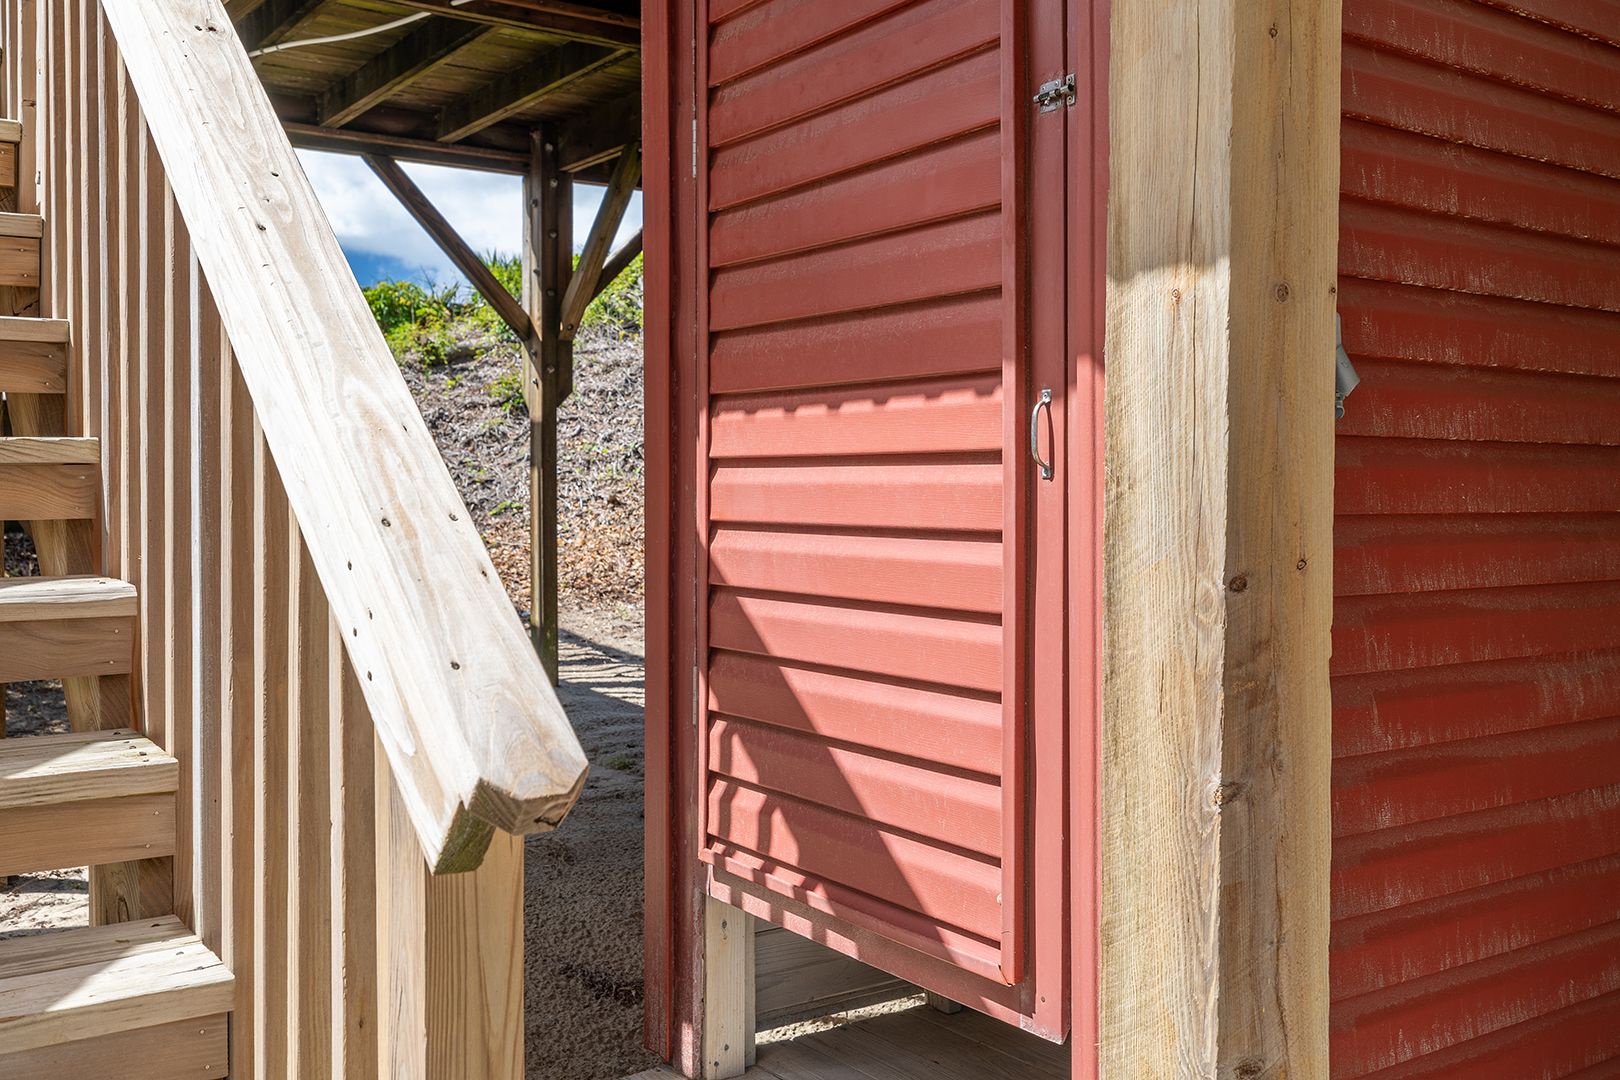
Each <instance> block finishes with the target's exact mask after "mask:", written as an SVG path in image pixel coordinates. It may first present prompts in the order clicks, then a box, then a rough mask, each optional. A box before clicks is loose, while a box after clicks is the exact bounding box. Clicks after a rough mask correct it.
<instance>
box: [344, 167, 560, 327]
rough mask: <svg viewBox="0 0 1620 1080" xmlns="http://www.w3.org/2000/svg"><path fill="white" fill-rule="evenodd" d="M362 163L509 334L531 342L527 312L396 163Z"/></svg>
mask: <svg viewBox="0 0 1620 1080" xmlns="http://www.w3.org/2000/svg"><path fill="white" fill-rule="evenodd" d="M365 159H366V164H367V165H369V166H371V171H372V172H374V173H376V174H377V178H378V179H379V180H381V181H382V182H383V186H384V187H386V188H387V189H388V190H389V191H391V192H393V194H394V197H395V198H396V199H398V200H399V202H400V205H401V206H403V207H405V209H406V211H408V212H409V213H410V215H411V217H413V218H415V219H416V223H417V224H418V225H420V226H422V229H423V230H424V231H425V232H426V233H427V234H428V235H429V236H431V237H432V238H433V242H434V243H436V244H438V245H439V249H440V250H441V251H443V252H444V254H445V256H446V257H447V258H448V259H449V260H450V261H451V262H453V263H455V264H456V268H457V269H459V270H460V271H461V272H462V273H463V274H466V275H467V280H468V281H470V282H472V284H473V288H475V289H477V290H478V292H479V294H480V295H481V296H483V298H484V299H485V300H486V301H487V302H488V303H489V306H490V307H492V308H494V309H495V314H497V315H499V316H500V317H501V320H502V321H503V322H505V323H506V325H507V326H509V327H511V328H512V333H514V334H516V335H517V337H518V340H519V341H522V342H529V341H531V339H532V338H533V337H534V327H533V324H532V323H531V322H530V319H529V315H528V312H526V311H524V310H523V305H522V303H520V302H519V301H518V299H517V297H515V296H513V295H512V294H511V293H509V292H507V291H506V286H505V285H502V284H501V283H500V281H499V280H498V279H497V278H496V277H495V275H494V273H492V272H491V271H490V269H489V267H487V266H485V265H484V260H483V259H480V258H479V257H478V253H477V252H475V251H473V249H472V248H470V247H468V246H467V242H466V241H465V240H463V239H462V238H461V235H460V234H459V233H457V232H456V230H455V226H453V225H451V224H450V222H449V221H448V220H447V219H446V218H445V216H444V215H443V214H441V213H439V208H438V207H436V206H434V205H433V202H432V200H430V199H429V198H428V197H427V196H426V195H425V194H423V192H422V189H421V188H419V187H417V186H416V183H415V182H414V181H412V180H411V178H410V177H409V176H408V175H406V173H405V170H404V169H403V168H401V167H400V165H399V163H398V162H396V161H393V160H391V159H389V158H385V157H379V156H377V155H376V154H367V155H365Z"/></svg>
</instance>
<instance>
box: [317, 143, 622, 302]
mask: <svg viewBox="0 0 1620 1080" xmlns="http://www.w3.org/2000/svg"><path fill="white" fill-rule="evenodd" d="M298 157H299V160H301V161H302V162H303V165H304V172H305V173H307V174H308V176H309V180H310V183H311V184H313V185H314V187H315V193H316V194H317V195H318V196H319V197H320V200H321V205H322V207H323V208H324V209H325V210H326V216H327V217H328V218H329V219H330V220H331V222H332V228H333V231H335V232H336V233H337V237H338V241H339V243H341V244H342V245H343V250H344V251H345V252H346V253H347V254H348V255H349V259H350V261H351V262H355V263H357V264H360V265H358V266H357V270H359V271H360V272H361V276H362V283H364V280H363V279H364V277H365V276H366V275H365V273H364V269H365V265H366V264H367V263H368V262H369V263H370V264H371V265H375V264H376V262H377V261H378V260H387V261H388V262H390V263H392V264H393V266H394V267H395V268H397V267H398V266H399V265H401V264H402V265H403V267H404V272H406V273H415V274H418V275H419V276H421V277H423V278H426V279H428V280H431V281H437V282H451V281H461V280H463V279H462V277H461V275H460V274H459V273H458V272H457V271H456V269H455V267H454V266H453V265H451V263H450V260H449V259H447V258H445V256H444V253H443V252H442V251H440V250H439V247H438V245H437V244H435V243H434V242H433V240H432V238H431V237H429V236H428V235H427V233H425V232H423V231H422V229H421V227H420V226H418V225H417V224H416V222H415V221H414V220H413V219H412V218H411V216H410V215H409V214H408V213H406V212H405V209H404V208H403V207H402V206H400V205H399V202H398V200H396V199H395V198H394V197H393V195H391V194H390V193H389V192H388V189H387V188H385V187H383V185H382V182H381V181H379V180H378V179H377V178H376V176H374V175H373V174H372V172H371V170H370V169H369V168H367V167H366V164H365V162H363V161H361V160H360V159H359V158H357V157H350V156H348V155H344V154H327V153H320V152H317V151H311V150H300V151H298ZM405 171H406V172H407V173H409V174H410V176H411V179H413V180H415V181H416V184H417V186H418V187H420V188H421V189H422V191H423V193H424V194H426V195H427V197H428V198H429V199H431V200H432V201H433V204H434V205H435V206H437V207H438V208H439V212H440V213H442V214H443V215H444V216H445V217H446V218H448V219H449V221H450V224H451V225H453V226H454V227H455V229H456V231H457V232H459V233H460V234H461V237H462V239H464V240H465V241H466V242H467V243H468V245H470V246H471V247H472V249H473V250H474V251H477V252H479V253H483V252H488V251H499V252H503V253H507V254H511V253H515V252H517V251H518V250H519V248H520V247H521V244H522V234H521V228H522V218H521V214H522V202H523V184H522V181H521V180H520V179H519V178H517V177H515V176H509V175H506V174H502V173H481V172H474V171H472V170H469V169H454V168H446V167H443V166H438V165H415V164H409V165H406V166H405ZM601 198H602V189H601V188H599V187H595V186H593V185H587V184H578V185H575V188H574V247H575V249H576V250H578V249H579V248H580V247H582V246H583V245H584V243H585V237H586V235H587V234H588V233H589V231H590V227H591V220H592V219H593V218H594V217H595V216H596V208H597V205H598V204H599V203H600V202H601ZM640 227H641V196H640V194H639V193H638V194H637V195H636V196H635V198H634V199H633V200H632V202H631V205H630V209H629V211H628V212H627V213H626V214H625V221H624V225H623V226H622V227H621V228H620V230H619V236H618V238H617V240H616V243H622V242H623V241H624V240H625V239H627V238H628V237H629V236H630V235H632V234H633V233H634V232H635V230H636V229H638V228H640ZM390 272H397V271H396V270H394V269H392V268H391V271H390Z"/></svg>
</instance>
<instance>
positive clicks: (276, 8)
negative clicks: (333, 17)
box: [236, 0, 326, 53]
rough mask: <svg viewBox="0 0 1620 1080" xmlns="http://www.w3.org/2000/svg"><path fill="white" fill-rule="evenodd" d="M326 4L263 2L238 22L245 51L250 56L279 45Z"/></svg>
mask: <svg viewBox="0 0 1620 1080" xmlns="http://www.w3.org/2000/svg"><path fill="white" fill-rule="evenodd" d="M324 3H326V0H264V2H263V3H262V4H259V5H258V6H257V7H255V8H254V9H253V10H252V11H250V12H248V13H247V14H246V15H244V16H242V18H241V19H240V20H238V21H237V24H236V33H237V35H238V36H239V37H240V38H241V39H242V47H243V48H245V49H246V50H247V51H248V52H250V53H251V52H253V51H254V50H256V49H264V48H268V47H269V46H271V45H276V44H279V43H280V42H281V41H283V40H285V39H286V38H287V36H288V35H289V34H291V33H292V32H293V30H294V29H295V28H296V27H297V26H298V24H299V23H301V22H303V21H304V20H305V19H307V18H309V17H310V16H311V15H313V14H314V13H315V11H316V9H317V8H319V7H320V6H321V5H322V4H324Z"/></svg>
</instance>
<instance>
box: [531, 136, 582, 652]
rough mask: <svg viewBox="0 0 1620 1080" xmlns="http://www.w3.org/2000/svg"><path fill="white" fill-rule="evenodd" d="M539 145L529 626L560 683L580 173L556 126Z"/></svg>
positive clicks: (535, 164) (534, 181)
mask: <svg viewBox="0 0 1620 1080" xmlns="http://www.w3.org/2000/svg"><path fill="white" fill-rule="evenodd" d="M532 146H533V154H532V157H531V167H530V169H529V173H528V175H527V176H525V177H524V180H523V207H524V216H525V221H524V230H523V231H524V238H523V293H524V307H525V308H527V309H528V313H529V318H530V320H531V321H532V322H533V324H534V328H535V337H536V339H537V341H538V344H537V346H536V348H535V349H534V350H533V351H532V352H530V353H529V354H528V356H527V358H526V360H525V364H524V379H523V388H524V397H525V400H526V404H527V405H528V408H529V535H530V542H529V596H530V602H529V609H530V610H529V630H530V634H531V636H532V637H533V638H534V645H535V648H536V649H538V650H539V652H540V662H541V664H543V665H544V666H545V669H546V673H547V674H548V675H550V676H551V681H552V682H553V683H555V682H556V681H557V408H558V406H560V405H561V404H562V402H563V399H564V398H566V397H567V396H568V395H569V393H570V392H572V390H573V385H574V348H573V344H572V342H570V341H568V340H565V339H564V337H563V333H562V307H563V295H564V294H565V293H566V291H567V289H568V279H569V277H570V275H571V274H572V271H573V264H574V259H573V237H574V227H573V216H574V214H573V210H574V181H573V178H572V177H571V176H569V175H568V174H567V173H566V172H564V171H563V169H562V164H561V159H560V157H559V155H558V152H557V134H556V132H555V131H554V130H552V129H551V128H550V127H542V128H539V129H537V130H536V131H535V132H534V138H533V143H532Z"/></svg>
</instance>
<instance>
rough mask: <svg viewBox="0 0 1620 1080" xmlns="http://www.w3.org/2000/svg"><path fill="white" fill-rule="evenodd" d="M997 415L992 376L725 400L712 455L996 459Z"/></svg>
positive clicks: (716, 411) (717, 414) (715, 423)
mask: <svg viewBox="0 0 1620 1080" xmlns="http://www.w3.org/2000/svg"><path fill="white" fill-rule="evenodd" d="M1616 392H1617V393H1620V386H1617V387H1616ZM1002 414H1003V409H1002V391H1001V380H1000V378H998V377H996V376H981V377H979V378H976V379H971V380H950V381H930V382H926V383H904V384H899V385H885V386H881V387H865V388H862V389H836V390H817V391H796V392H793V393H790V394H773V395H759V396H748V397H730V398H725V399H722V400H720V401H718V402H717V403H716V404H715V406H714V408H713V410H712V415H711V417H710V421H709V456H710V458H714V459H719V458H767V457H856V456H862V455H876V454H947V453H960V452H969V453H971V452H975V451H976V452H980V453H996V454H999V453H1000V452H1001V444H1002V440H1003V437H1004V433H1003V430H1002Z"/></svg>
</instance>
